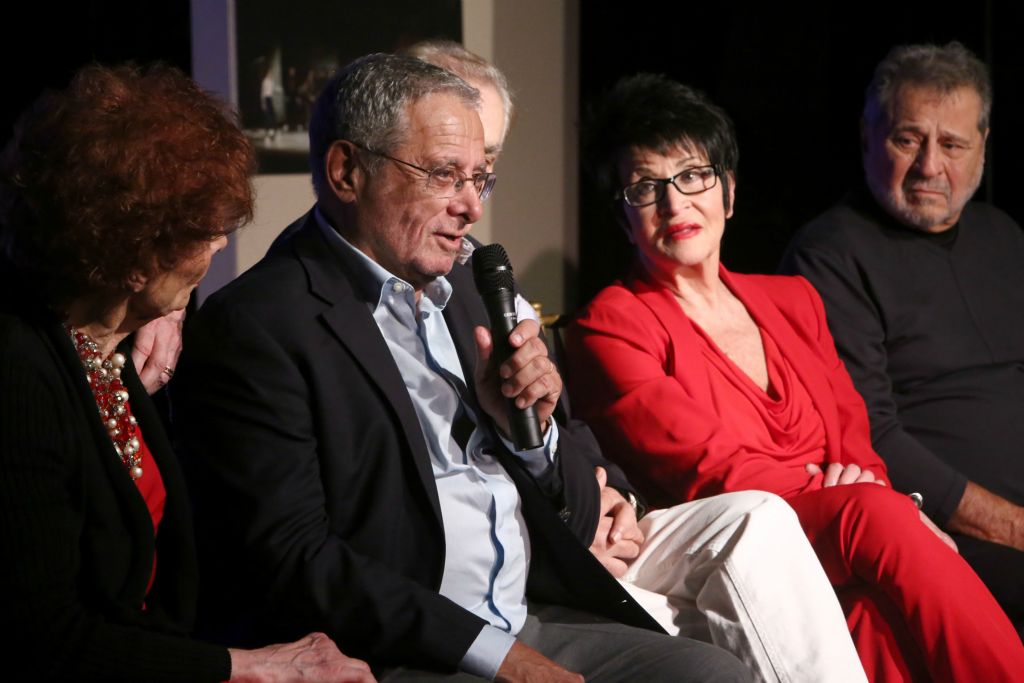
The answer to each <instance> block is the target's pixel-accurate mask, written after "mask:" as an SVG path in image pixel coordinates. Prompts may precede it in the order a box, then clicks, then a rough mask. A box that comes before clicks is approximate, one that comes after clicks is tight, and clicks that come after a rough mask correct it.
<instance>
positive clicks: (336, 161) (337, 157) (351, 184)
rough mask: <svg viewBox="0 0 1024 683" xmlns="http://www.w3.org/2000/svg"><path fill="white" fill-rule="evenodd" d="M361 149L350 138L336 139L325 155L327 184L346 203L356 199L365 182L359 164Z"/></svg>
mask: <svg viewBox="0 0 1024 683" xmlns="http://www.w3.org/2000/svg"><path fill="white" fill-rule="evenodd" d="M358 154H359V149H358V148H357V147H356V146H355V143H353V142H350V141H348V140H335V141H334V142H332V143H331V146H330V147H328V148H327V154H326V155H324V166H325V169H324V170H325V171H326V176H327V186H328V187H329V188H330V189H331V193H332V194H333V195H334V196H335V197H337V198H338V199H339V200H341V201H342V202H344V203H346V204H347V203H350V202H353V201H355V200H356V197H357V196H358V194H359V190H360V187H361V185H362V182H363V178H364V174H363V168H362V166H360V165H359V160H358V158H357V155H358Z"/></svg>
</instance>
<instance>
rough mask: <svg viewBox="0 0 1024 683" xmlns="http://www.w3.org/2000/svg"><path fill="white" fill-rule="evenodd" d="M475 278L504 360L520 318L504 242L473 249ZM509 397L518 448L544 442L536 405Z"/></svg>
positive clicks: (499, 357) (498, 353)
mask: <svg viewBox="0 0 1024 683" xmlns="http://www.w3.org/2000/svg"><path fill="white" fill-rule="evenodd" d="M473 281H474V282H476V289H477V291H478V292H480V297H481V298H482V299H483V300H484V307H485V308H486V309H487V317H488V318H489V319H490V321H491V338H492V339H493V340H494V354H495V359H496V360H497V362H498V364H501V363H504V362H505V360H506V359H507V358H508V357H509V356H511V355H512V352H513V350H514V349H513V348H512V345H511V344H509V342H508V336H509V335H510V334H512V330H513V329H514V328H515V326H516V323H517V322H518V320H517V319H516V282H515V278H514V277H513V275H512V264H511V263H509V260H508V254H506V253H505V249H504V248H503V247H502V246H501V245H500V244H488V245H486V246H483V247H478V248H477V249H476V251H474V252H473ZM507 401H508V425H509V431H511V432H512V443H513V444H514V445H515V447H516V450H517V451H522V450H526V449H528V448H539V447H540V446H542V445H543V444H544V440H543V438H542V437H541V432H540V420H538V419H537V410H536V408H535V407H534V406H530V407H528V408H518V407H516V404H515V400H514V399H512V398H509V399H507Z"/></svg>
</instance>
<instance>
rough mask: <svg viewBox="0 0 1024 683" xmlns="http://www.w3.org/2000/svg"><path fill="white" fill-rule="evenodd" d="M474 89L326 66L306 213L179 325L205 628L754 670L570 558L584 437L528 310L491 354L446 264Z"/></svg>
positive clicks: (529, 676) (405, 658) (653, 673)
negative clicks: (569, 415)
mask: <svg viewBox="0 0 1024 683" xmlns="http://www.w3.org/2000/svg"><path fill="white" fill-rule="evenodd" d="M479 107H480V100H479V95H478V93H477V92H476V91H475V90H474V89H472V88H470V87H468V86H467V85H466V84H465V83H464V82H463V81H461V80H459V79H458V78H456V77H454V76H452V75H451V74H449V73H447V72H445V71H444V70H442V69H438V68H437V67H433V66H430V65H428V64H425V63H424V62H421V61H419V60H416V59H412V58H408V57H395V56H388V55H371V56H368V57H365V58H362V59H360V60H357V61H356V62H353V63H352V64H351V65H349V66H348V67H346V68H345V69H344V70H342V71H341V72H340V73H339V74H338V75H337V76H336V77H335V78H334V79H332V80H331V81H330V82H329V83H328V85H327V86H326V88H325V90H324V92H323V93H322V94H321V96H320V99H319V101H318V103H317V105H316V110H315V112H314V114H313V119H312V122H311V126H310V147H311V157H312V163H311V165H312V168H313V182H314V188H315V190H316V193H317V205H316V207H315V208H314V209H313V211H311V212H310V213H309V214H308V215H307V216H306V217H305V218H303V219H302V220H301V224H300V225H299V226H298V227H296V228H295V229H294V230H291V231H290V232H289V234H288V237H286V238H285V239H284V241H283V242H281V243H279V244H277V245H276V246H275V248H274V249H272V250H271V253H270V254H269V255H268V256H267V257H266V258H264V259H263V260H262V261H261V262H260V263H258V264H257V265H256V266H255V267H253V268H252V269H251V270H250V271H249V272H247V273H245V274H244V275H242V276H241V277H239V278H238V279H237V280H236V281H235V282H233V283H232V284H230V285H229V286H227V287H225V288H224V289H222V290H221V291H220V292H218V293H217V294H216V295H214V296H213V297H211V298H210V299H209V301H208V302H207V303H206V305H205V306H204V307H203V309H202V310H201V311H200V312H199V314H198V315H197V316H196V318H195V320H194V321H193V323H192V326H191V327H190V329H189V336H188V339H187V340H186V345H185V346H186V352H185V355H184V356H183V358H182V361H181V363H180V365H179V368H178V372H177V374H176V379H175V382H176V386H175V396H174V399H175V402H174V407H175V420H176V428H177V430H178V434H179V437H180V439H179V441H180V443H181V445H182V457H183V459H184V460H185V462H186V465H185V466H186V471H187V473H188V475H189V476H190V478H191V482H190V483H191V489H192V492H193V495H194V498H195V501H196V505H197V514H198V516H199V518H200V521H199V523H198V525H197V528H198V531H197V534H198V537H199V545H200V558H201V562H202V567H201V569H202V571H203V580H204V582H205V585H204V586H203V587H202V589H201V595H202V596H203V598H202V603H203V604H202V606H201V614H200V625H201V630H202V631H203V632H204V633H205V634H206V635H208V636H210V637H213V638H215V639H219V640H221V641H225V642H228V643H230V644H239V645H240V644H242V643H246V642H250V641H255V640H264V639H265V638H266V635H267V634H270V633H291V632H298V631H300V630H302V631H303V632H306V631H308V630H309V629H310V628H313V629H319V630H323V631H325V632H327V633H329V634H330V635H331V637H333V638H334V639H335V640H336V641H337V642H338V643H339V645H341V646H342V647H344V648H346V651H347V652H352V653H353V654H355V655H356V656H361V657H364V658H366V659H368V660H369V661H370V662H371V663H372V664H373V665H374V666H375V667H376V669H377V670H378V672H381V671H382V670H383V672H384V676H383V678H384V680H408V679H413V678H415V679H416V680H425V679H436V678H439V677H441V676H448V675H451V676H453V677H454V678H452V679H451V680H479V679H480V678H485V679H497V680H503V681H580V680H582V678H581V677H580V676H579V675H578V674H583V675H585V676H587V678H588V679H591V680H609V681H613V680H618V681H625V680H645V681H741V680H749V678H748V674H747V673H746V671H745V669H744V667H743V666H742V665H741V664H740V662H739V661H738V660H737V659H735V658H734V657H732V656H731V655H730V654H728V653H727V652H725V651H724V650H721V649H718V648H716V647H713V646H710V645H706V644H703V643H698V642H696V641H691V640H687V639H680V638H672V637H669V636H667V635H665V634H664V633H661V632H659V631H660V629H658V626H657V624H656V623H655V622H654V621H653V620H652V619H651V618H650V617H649V616H648V615H647V614H646V613H645V612H644V611H643V610H642V609H641V608H640V607H639V606H638V605H637V604H636V603H635V602H634V601H633V600H632V599H631V598H630V597H629V595H628V594H627V593H626V592H625V591H624V590H623V589H622V588H621V586H619V584H618V583H617V582H616V581H615V580H614V579H613V578H612V577H611V576H610V575H609V574H608V573H607V572H606V571H605V570H604V568H603V567H602V566H601V564H600V562H598V560H597V559H596V558H594V556H593V555H591V554H590V553H589V552H588V551H587V545H589V543H590V542H591V540H592V539H593V538H594V533H595V530H596V528H597V524H598V518H599V516H600V514H599V513H600V509H601V500H600V492H599V490H598V487H597V486H595V482H594V471H593V464H592V463H593V461H594V459H595V458H596V459H598V460H600V454H599V452H598V451H597V448H596V444H595V443H594V442H593V441H592V439H590V438H589V437H588V435H587V434H586V433H585V432H576V431H574V430H570V429H565V430H560V429H559V428H558V426H557V425H556V424H555V422H554V420H553V419H552V415H553V413H554V411H555V409H556V404H557V403H558V399H559V396H560V394H561V391H562V381H561V378H560V377H559V375H558V373H557V372H556V371H555V369H554V367H553V365H552V363H551V362H550V361H549V360H548V359H547V357H546V349H545V346H544V344H543V342H542V341H541V340H540V339H539V337H538V328H537V325H536V324H535V323H534V322H532V321H525V322H521V323H520V324H518V325H517V326H516V328H515V330H514V331H513V333H512V335H511V336H510V342H511V344H512V346H513V347H514V349H515V351H514V352H513V354H512V356H511V357H510V359H509V360H508V361H506V362H505V363H503V364H501V366H500V367H495V366H496V365H497V364H496V363H489V362H488V361H489V357H490V354H491V349H492V342H491V339H490V335H489V334H488V333H487V330H486V328H485V327H482V326H483V325H486V314H485V312H484V309H483V305H482V302H481V300H480V298H479V296H478V295H477V294H476V292H475V288H474V286H473V283H472V279H471V277H470V276H469V273H468V272H467V269H466V268H464V267H460V268H453V266H454V265H455V263H456V259H457V257H458V256H459V254H460V251H461V250H462V248H463V239H464V237H465V236H466V235H467V233H468V232H469V229H470V227H471V225H472V224H473V223H474V222H475V221H477V220H478V219H479V218H480V216H481V214H482V211H483V206H482V202H483V200H484V199H486V198H487V194H489V192H490V190H491V188H492V187H493V185H494V175H493V174H492V173H490V171H489V169H488V168H487V161H486V158H485V154H484V138H483V130H482V127H481V122H480V118H479V116H478V110H479ZM506 398H514V399H516V401H517V402H518V403H519V404H520V405H533V406H534V407H535V408H536V410H537V413H538V416H539V418H540V422H541V425H542V429H543V441H544V443H543V445H542V446H541V447H539V448H536V449H531V450H525V451H516V450H515V449H514V447H513V446H512V444H511V443H509V441H508V438H507V436H506V435H507V434H508V433H509V429H508V420H507V416H506V411H505V399H506ZM527 593H529V595H530V602H529V604H528V602H527V599H526V594H527ZM555 622H557V623H555ZM303 629H305V630H303ZM457 672H458V673H457ZM573 672H578V673H573ZM445 680H449V679H448V678H447V677H445Z"/></svg>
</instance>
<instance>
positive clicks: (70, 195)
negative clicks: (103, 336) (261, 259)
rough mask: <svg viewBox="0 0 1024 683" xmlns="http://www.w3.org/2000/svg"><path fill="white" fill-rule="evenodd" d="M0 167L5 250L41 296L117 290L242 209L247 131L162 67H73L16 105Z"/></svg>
mask: <svg viewBox="0 0 1024 683" xmlns="http://www.w3.org/2000/svg"><path fill="white" fill-rule="evenodd" d="M0 168H2V177H0V183H2V184H3V188H2V192H3V194H4V195H5V196H3V197H2V201H0V222H2V223H3V226H2V230H3V232H5V233H7V234H5V235H3V243H4V244H3V246H4V247H5V251H6V252H7V254H6V256H7V258H8V261H9V262H13V264H14V266H15V268H16V269H17V270H18V271H20V272H21V273H22V274H24V275H27V276H29V279H30V280H34V281H35V282H34V284H35V285H36V286H37V287H39V288H41V290H42V292H43V293H44V294H45V295H46V296H47V298H48V299H49V300H50V302H51V303H53V304H58V305H59V304H62V303H66V302H68V301H69V300H70V299H73V298H76V297H79V296H88V295H93V294H98V293H109V292H119V291H123V290H125V289H126V288H127V286H128V284H127V283H128V280H129V276H130V275H131V274H132V273H133V272H141V273H143V274H146V275H153V274H155V273H157V272H159V271H161V270H169V269H171V268H173V267H175V266H176V265H177V264H178V263H179V262H180V261H181V260H183V259H185V258H188V257H189V256H191V255H192V254H194V253H195V252H196V251H197V250H198V249H199V248H200V246H201V245H202V243H203V242H206V241H208V240H211V239H215V238H217V237H218V236H220V235H224V234H226V233H230V232H232V231H234V230H235V229H237V228H238V227H240V226H241V225H244V224H245V223H247V222H249V221H250V220H251V219H252V211H253V190H252V185H251V183H250V177H251V175H252V173H253V171H254V168H255V162H254V157H253V152H252V148H251V146H250V145H249V142H248V141H247V140H246V138H245V136H244V135H243V134H242V132H241V131H240V130H239V129H238V126H237V125H236V123H235V117H234V115H233V114H232V113H230V111H229V110H228V109H227V107H226V106H225V105H224V104H223V103H222V102H220V101H219V100H217V99H216V98H215V97H214V96H212V95H210V94H209V93H206V92H204V91H202V90H201V89H200V88H199V86H197V85H196V83H195V82H194V81H192V80H191V79H190V78H188V77H187V76H185V75H184V74H183V73H181V72H180V71H178V70H177V69H174V68H172V67H168V66H163V65H155V66H152V67H149V68H146V69H140V68H138V67H135V66H130V65H129V66H118V67H113V68H109V67H103V66H98V65H94V66H88V67H85V68H83V69H81V70H80V71H79V72H78V73H77V74H76V75H75V77H74V78H73V79H72V81H71V84H70V85H69V86H68V87H67V89H65V90H64V91H61V92H56V93H49V94H47V95H44V96H43V97H42V98H40V99H39V100H38V101H37V102H36V104H35V105H33V106H32V107H31V108H30V109H29V110H28V111H27V112H26V113H25V115H24V116H23V117H22V120H21V121H20V123H19V125H18V129H17V131H16V133H15V136H14V138H13V139H12V141H11V143H10V145H9V146H8V148H7V150H6V152H5V154H4V159H3V162H2V167H0Z"/></svg>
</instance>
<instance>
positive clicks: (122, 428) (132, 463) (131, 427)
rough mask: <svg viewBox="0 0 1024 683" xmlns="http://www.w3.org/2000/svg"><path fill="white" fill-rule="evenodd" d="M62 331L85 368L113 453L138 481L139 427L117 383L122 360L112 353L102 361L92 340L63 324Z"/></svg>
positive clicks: (122, 364) (126, 391)
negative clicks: (73, 346) (67, 335)
mask: <svg viewBox="0 0 1024 683" xmlns="http://www.w3.org/2000/svg"><path fill="white" fill-rule="evenodd" d="M64 329H65V330H67V332H68V334H69V335H71V342H72V343H73V344H74V345H75V351H76V352H77V353H78V358H79V359H80V360H81V361H82V366H83V367H84V368H85V375H86V378H88V380H89V388H90V389H92V395H93V398H95V399H96V408H97V409H98V410H99V413H100V419H101V420H102V421H103V426H104V427H106V428H107V434H108V435H109V436H110V440H111V441H112V442H113V443H114V450H115V451H116V452H117V456H118V457H119V458H121V462H122V463H124V466H125V467H126V468H128V474H129V475H130V476H131V478H132V479H139V478H140V477H141V476H142V454H141V453H140V452H139V448H140V443H139V427H138V423H137V422H136V420H135V416H134V415H132V409H131V406H129V405H128V390H127V389H125V388H124V384H122V383H121V368H123V367H124V364H125V357H124V355H123V354H120V353H112V354H111V355H110V356H108V357H107V358H103V357H102V356H100V354H99V345H98V344H97V343H96V342H95V341H93V339H92V337H90V336H89V335H87V334H85V333H84V332H81V331H79V330H76V329H74V328H73V327H71V326H70V325H67V324H65V325H64Z"/></svg>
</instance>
